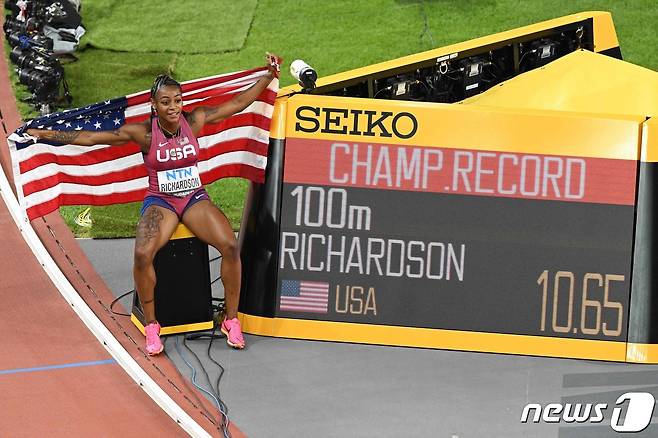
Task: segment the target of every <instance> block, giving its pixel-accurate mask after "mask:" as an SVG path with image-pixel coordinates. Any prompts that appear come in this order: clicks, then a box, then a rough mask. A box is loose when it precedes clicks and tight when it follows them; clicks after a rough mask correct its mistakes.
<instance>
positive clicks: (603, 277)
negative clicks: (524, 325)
mask: <svg viewBox="0 0 658 438" xmlns="http://www.w3.org/2000/svg"><path fill="white" fill-rule="evenodd" d="M624 280H625V277H624V276H623V275H615V274H599V273H592V272H588V273H587V274H585V275H584V276H583V278H582V280H581V279H580V278H576V276H575V275H574V273H573V272H570V271H558V272H556V273H555V275H553V276H551V275H550V273H549V271H548V270H545V271H543V272H542V273H541V275H540V276H539V278H538V279H537V284H539V285H540V286H542V301H541V324H540V329H541V331H546V317H547V301H548V296H549V290H550V291H552V293H553V305H552V312H551V313H552V315H551V329H552V330H553V332H555V333H574V334H576V333H578V332H579V331H580V332H581V333H583V334H585V335H598V334H599V333H600V332H601V330H603V334H604V335H605V336H619V335H621V331H622V322H623V319H624V307H623V304H622V303H621V302H619V301H613V300H611V299H610V293H611V290H612V288H613V286H614V284H615V283H618V282H623V281H624ZM551 282H552V283H553V285H552V286H553V287H550V286H551V285H550V283H551ZM617 287H619V286H617ZM577 288H578V289H577ZM601 290H602V292H603V293H601ZM577 292H580V298H581V299H580V308H578V307H576V309H574V305H576V306H577V304H578V302H577V300H576V299H575V296H574V295H575V294H576V293H577ZM594 295H596V296H598V297H600V299H593V298H592V296H594ZM565 300H566V305H565ZM574 310H575V315H576V316H580V318H579V319H580V326H579V327H578V326H576V327H574V323H573V321H574ZM565 313H566V323H565ZM558 319H559V320H560V321H561V323H558ZM604 319H605V320H604Z"/></svg>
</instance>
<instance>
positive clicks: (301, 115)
mask: <svg viewBox="0 0 658 438" xmlns="http://www.w3.org/2000/svg"><path fill="white" fill-rule="evenodd" d="M296 115H297V120H298V121H297V123H295V131H301V132H316V131H318V130H319V131H320V132H322V133H327V134H349V135H363V136H368V137H374V136H379V137H386V138H388V137H393V136H395V137H398V138H402V139H407V138H411V137H413V136H414V135H415V134H416V131H417V130H418V120H417V119H416V117H415V116H414V115H413V114H411V113H407V112H401V113H392V112H390V111H370V110H357V109H350V110H348V109H345V108H319V107H313V106H300V107H299V108H297V114H296Z"/></svg>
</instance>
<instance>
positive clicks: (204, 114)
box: [187, 53, 282, 135]
mask: <svg viewBox="0 0 658 438" xmlns="http://www.w3.org/2000/svg"><path fill="white" fill-rule="evenodd" d="M281 62H282V59H281V58H279V57H278V56H276V55H272V54H270V53H268V54H267V69H268V73H267V75H265V76H263V77H261V78H260V79H258V81H257V82H256V83H255V84H254V85H252V86H251V87H249V88H248V89H246V90H244V91H243V92H241V93H240V94H238V95H237V96H236V97H234V98H233V99H231V100H230V101H228V102H225V103H222V104H220V105H216V106H199V107H197V108H195V109H194V110H192V111H191V112H190V113H188V115H187V120H188V123H189V124H190V126H191V128H192V131H193V132H194V134H195V135H196V134H198V133H199V131H201V128H202V127H203V125H205V124H206V123H216V122H221V121H222V120H224V119H226V118H228V117H231V116H232V115H233V114H236V113H239V112H240V111H242V110H243V109H245V108H246V107H248V106H249V105H251V104H252V102H253V101H255V100H256V99H257V98H258V96H259V95H260V93H262V92H263V90H265V88H267V86H268V85H269V84H270V82H272V79H274V78H278V77H279V72H280V66H281Z"/></svg>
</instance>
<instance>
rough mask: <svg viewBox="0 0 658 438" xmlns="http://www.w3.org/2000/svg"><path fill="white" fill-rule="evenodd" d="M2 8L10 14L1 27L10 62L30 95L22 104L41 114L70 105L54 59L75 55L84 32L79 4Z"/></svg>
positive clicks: (35, 2)
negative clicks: (9, 47)
mask: <svg viewBox="0 0 658 438" xmlns="http://www.w3.org/2000/svg"><path fill="white" fill-rule="evenodd" d="M5 6H7V8H8V9H10V10H11V12H12V13H11V14H9V15H7V16H6V18H5V23H4V25H3V30H4V32H5V34H6V36H7V42H8V43H9V45H10V46H11V48H12V50H11V53H10V55H9V58H10V59H11V61H12V62H13V63H14V64H15V65H16V72H17V74H18V79H19V81H20V83H21V84H23V85H25V86H26V87H27V88H28V90H29V91H30V92H31V93H32V96H30V97H29V98H27V99H25V100H26V101H28V102H30V103H32V104H33V105H34V106H35V107H36V108H37V109H38V110H39V111H41V113H42V114H47V113H50V112H51V109H52V108H54V107H57V106H64V105H70V104H71V101H72V98H71V95H70V93H69V89H68V85H67V83H66V80H65V79H64V68H63V67H62V65H61V63H60V59H59V58H58V57H57V55H63V54H70V53H72V52H73V51H75V49H76V48H77V46H78V43H79V41H80V37H81V36H82V35H83V34H84V32H85V29H84V27H82V25H81V24H82V23H81V21H82V19H81V17H80V14H79V13H78V10H79V2H77V3H76V2H73V1H70V0H19V1H12V0H8V1H7V2H6V3H5ZM73 59H75V57H73Z"/></svg>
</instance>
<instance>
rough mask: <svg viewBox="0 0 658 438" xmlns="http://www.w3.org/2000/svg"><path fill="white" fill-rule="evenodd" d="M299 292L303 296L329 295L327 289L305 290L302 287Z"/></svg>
mask: <svg viewBox="0 0 658 438" xmlns="http://www.w3.org/2000/svg"><path fill="white" fill-rule="evenodd" d="M301 293H302V294H303V295H304V296H305V297H326V296H327V295H329V291H324V292H307V291H305V290H304V289H302V290H301Z"/></svg>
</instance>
